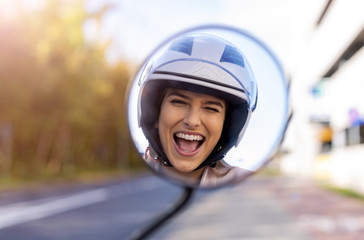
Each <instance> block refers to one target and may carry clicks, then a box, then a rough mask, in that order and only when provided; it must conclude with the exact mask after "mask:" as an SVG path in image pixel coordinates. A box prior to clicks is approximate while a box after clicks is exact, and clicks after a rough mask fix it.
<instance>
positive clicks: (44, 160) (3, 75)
mask: <svg viewBox="0 0 364 240" xmlns="http://www.w3.org/2000/svg"><path fill="white" fill-rule="evenodd" d="M21 3H22V2H21V1H20V2H18V4H17V5H16V8H15V9H16V13H15V14H14V16H13V17H10V18H9V17H8V18H7V17H4V16H6V14H2V13H1V10H0V36H1V37H0V52H1V54H0V131H7V132H10V133H11V134H7V135H6V134H3V136H6V137H3V138H0V153H1V152H9V151H8V150H9V146H11V147H10V148H11V153H8V154H0V168H1V169H0V171H2V172H3V173H6V174H8V175H11V176H13V177H34V176H37V175H41V176H44V175H54V174H74V173H77V172H80V171H87V170H97V169H102V170H105V169H116V168H122V167H126V166H129V165H130V164H129V163H128V159H129V158H130V157H131V158H132V156H129V155H130V153H129V151H128V149H129V145H130V142H129V139H128V137H127V136H128V134H127V127H126V123H125V116H124V113H125V111H124V105H125V104H124V95H125V90H126V85H127V82H128V79H129V73H128V69H127V67H126V66H127V65H126V63H123V62H119V63H113V64H112V65H111V64H109V63H108V62H107V61H106V60H105V51H106V49H107V47H108V44H107V43H102V42H97V41H93V42H88V41H86V40H85V38H84V33H83V24H84V22H85V21H86V20H87V19H90V18H97V19H100V14H107V11H106V10H105V8H104V9H101V10H100V13H92V14H90V13H87V12H86V11H85V10H84V9H85V8H84V6H83V5H84V1H81V0H80V1H63V0H52V1H44V3H45V4H44V6H42V7H39V8H38V9H32V10H27V9H26V8H24V5H23V4H21ZM14 6H15V5H14ZM2 16H3V17H2ZM1 126H3V128H1ZM1 129H7V130H1ZM9 129H10V130H9ZM0 136H2V135H1V132H0ZM2 139H3V140H2ZM9 141H10V142H11V144H9V143H8V142H9ZM2 142H6V144H5V143H2ZM4 166H7V167H4Z"/></svg>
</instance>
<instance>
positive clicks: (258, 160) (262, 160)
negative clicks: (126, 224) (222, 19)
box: [127, 25, 291, 189]
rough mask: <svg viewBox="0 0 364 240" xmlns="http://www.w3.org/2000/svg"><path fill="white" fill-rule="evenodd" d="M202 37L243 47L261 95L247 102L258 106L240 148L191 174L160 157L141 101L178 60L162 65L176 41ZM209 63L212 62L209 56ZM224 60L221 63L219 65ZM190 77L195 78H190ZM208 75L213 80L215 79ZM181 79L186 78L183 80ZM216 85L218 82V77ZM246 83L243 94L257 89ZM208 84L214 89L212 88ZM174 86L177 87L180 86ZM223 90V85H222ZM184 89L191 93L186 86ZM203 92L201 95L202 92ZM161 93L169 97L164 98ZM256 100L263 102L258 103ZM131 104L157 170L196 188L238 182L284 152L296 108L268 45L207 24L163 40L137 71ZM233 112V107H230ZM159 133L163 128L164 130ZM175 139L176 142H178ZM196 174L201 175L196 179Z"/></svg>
mask: <svg viewBox="0 0 364 240" xmlns="http://www.w3.org/2000/svg"><path fill="white" fill-rule="evenodd" d="M201 35H208V36H213V37H216V38H218V39H222V40H224V41H227V42H228V43H231V46H233V47H235V48H236V49H238V52H239V53H241V55H242V56H243V59H244V60H246V63H247V67H249V69H250V71H252V73H253V75H254V78H255V81H256V85H257V88H258V91H257V92H258V93H257V94H256V96H254V94H250V95H249V96H250V98H249V96H248V97H247V100H246V101H247V102H248V108H249V107H250V109H251V110H254V112H253V111H250V112H249V114H248V116H247V118H250V121H249V124H248V125H247V124H246V125H245V126H244V128H243V129H242V130H241V132H240V134H239V137H238V139H237V141H236V144H234V145H235V146H234V147H232V148H231V149H229V150H228V152H227V153H226V156H225V157H224V158H223V159H221V160H220V159H219V160H218V161H215V162H214V163H212V164H210V165H206V166H203V167H201V168H199V169H194V170H193V171H188V172H186V171H181V170H179V169H178V168H177V166H176V165H178V164H176V163H174V164H171V162H173V161H168V158H167V161H166V160H163V158H161V157H160V155H161V154H160V153H159V154H158V150H157V151H156V150H155V149H153V148H158V147H153V148H152V149H151V148H150V138H151V137H150V136H149V137H146V135H145V132H146V131H145V129H144V131H143V130H142V128H141V124H140V118H141V114H142V113H141V109H142V106H141V101H140V99H141V98H142V97H143V96H144V95H145V92H142V89H143V86H144V85H143V83H144V82H145V80H148V79H151V77H152V76H154V75H156V73H165V72H166V69H167V70H168V68H163V67H164V66H166V65H167V63H170V62H173V61H171V60H163V61H164V62H162V63H161V59H162V58H163V57H165V52H166V51H168V49H171V47H173V46H174V45H173V46H172V44H175V42H176V41H177V40H178V39H181V38H184V37H189V36H201ZM192 44H195V43H192ZM180 47H184V46H180ZM208 49H210V51H212V52H213V51H214V50H215V49H217V48H215V47H214V48H212V47H209V48H208ZM185 50H186V49H184V50H183V49H182V51H185ZM230 54H231V52H230ZM204 55H206V54H204ZM235 57H236V56H235ZM203 61H210V60H209V59H207V60H206V59H204V60H203ZM201 62H202V61H201ZM177 63H180V62H177ZM184 63H186V61H184ZM218 64H219V63H217V64H216V65H218ZM200 65H201V64H200ZM212 65H213V64H211V65H209V66H208V67H204V70H206V69H207V70H211V71H218V70H214V69H212V67H211V66H212ZM226 68H227V67H225V66H223V67H221V69H224V70H225V69H226ZM186 69H187V70H186ZM188 69H189V68H188V66H187V68H185V69H184V70H183V71H188ZM162 70H163V72H162ZM226 72H228V73H229V74H230V73H231V72H232V71H230V70H229V69H228V70H227V71H226ZM184 73H185V72H179V75H178V76H177V77H178V78H181V76H183V77H184V76H185V75H186V76H191V74H190V73H188V74H184ZM153 74H154V75H153ZM181 74H184V75H181ZM231 75H233V76H234V77H236V76H238V74H235V75H234V73H233V74H231ZM161 76H162V75H160V74H159V75H158V77H157V78H156V79H158V80H160V78H161ZM174 76H176V74H174ZM204 76H208V74H207V75H206V74H205V75H204ZM226 76H228V75H226ZM171 78H173V77H171V75H168V77H167V78H166V79H167V80H170V79H171ZM187 78H189V79H190V77H187ZM207 78H208V79H209V77H207ZM236 78H239V77H236ZM204 79H205V78H204ZM223 79H225V78H223ZM186 81H189V80H186ZM179 82H181V80H179ZM215 83H217V81H216V82H215ZM215 83H214V84H215ZM240 85H241V86H242V89H243V90H242V91H243V92H249V91H251V88H254V86H253V85H252V86H253V87H251V86H250V87H246V85H247V84H244V83H240ZM178 86H180V85H178ZM170 87H171V86H168V88H170ZM207 87H208V88H210V89H211V86H207ZM166 88H167V86H166ZM173 88H176V86H174V87H173ZM218 88H223V87H222V85H220V86H219V87H218ZM218 88H216V89H218ZM182 90H183V91H186V89H185V88H184V89H182ZM187 90H188V92H189V91H192V92H196V91H195V90H193V88H192V89H191V88H188V89H187ZM220 90H221V89H220ZM156 93H157V92H156ZM199 93H200V94H201V92H199ZM157 94H159V95H163V94H160V92H158V93H157ZM247 95H248V94H247ZM209 96H213V97H216V96H217V95H216V94H215V92H214V93H212V94H209ZM219 96H220V95H219ZM158 97H162V98H163V96H158ZM256 100H257V102H255V101H256ZM127 102H128V103H127V109H128V124H129V130H130V134H131V136H132V139H133V141H134V144H135V147H136V149H137V151H138V152H139V153H140V156H141V158H142V159H143V161H144V162H145V163H146V164H147V166H148V167H150V168H151V169H152V170H153V171H154V172H155V173H157V174H158V175H160V176H162V177H164V178H167V179H168V180H169V181H171V182H173V183H176V184H178V185H183V186H188V187H193V188H197V187H200V188H208V189H211V188H216V187H222V186H226V185H229V184H235V183H238V182H241V181H243V180H244V179H246V178H247V177H248V176H250V175H252V174H253V173H255V172H256V171H257V170H259V169H260V168H262V167H263V166H265V165H266V164H267V163H268V162H269V161H270V160H272V159H273V158H274V156H276V154H277V153H278V152H279V148H280V146H281V144H282V141H283V139H284V135H285V132H286V129H287V126H288V123H289V119H290V117H291V109H290V105H289V84H288V82H287V79H286V77H285V74H284V71H283V69H282V67H281V65H280V63H279V61H278V59H277V57H276V56H275V55H274V54H273V52H272V51H271V50H270V49H269V48H268V47H267V46H266V44H264V43H263V42H262V41H261V40H259V39H258V38H257V37H255V36H253V35H252V34H250V33H249V32H247V31H244V30H241V29H237V28H233V27H228V26H222V25H207V26H201V27H196V28H192V29H188V30H186V31H183V32H181V33H178V34H176V35H174V36H172V37H171V38H169V39H167V40H166V41H164V42H163V43H162V44H160V45H159V46H158V47H157V48H156V49H155V50H154V51H153V52H152V53H151V54H150V56H149V57H148V58H147V59H146V60H145V62H144V63H143V64H142V67H141V68H140V70H139V71H138V73H137V74H136V77H135V78H134V79H133V81H132V82H131V83H130V87H129V94H128V101H127ZM229 104H230V103H229ZM156 105H158V106H157V107H156V109H153V110H152V111H155V112H158V113H159V111H160V102H159V104H156ZM230 105H231V104H230ZM230 109H231V108H230ZM227 111H229V108H228V110H227ZM158 119H159V117H158ZM154 125H155V124H154ZM153 131H154V130H153ZM156 131H157V132H158V128H157V130H156ZM147 138H148V139H147ZM173 138H176V137H173V136H170V139H171V141H173V140H172V139H173ZM240 138H241V139H240ZM174 141H175V142H176V141H177V140H174ZM204 141H205V140H204ZM157 142H158V143H159V145H163V144H161V143H160V140H159V139H158V140H157ZM206 142H207V141H206ZM168 144H169V143H168ZM170 144H171V146H172V145H173V144H172V143H170ZM203 144H205V143H203ZM203 144H202V145H203ZM176 145H178V144H176V143H175V146H176ZM154 146H155V144H154ZM160 151H164V148H163V147H160V149H159V152H160ZM173 151H174V150H173ZM166 155H168V154H166ZM165 158H166V157H165ZM148 159H149V160H148ZM196 176H198V177H197V178H196Z"/></svg>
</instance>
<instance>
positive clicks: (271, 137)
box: [128, 26, 288, 188]
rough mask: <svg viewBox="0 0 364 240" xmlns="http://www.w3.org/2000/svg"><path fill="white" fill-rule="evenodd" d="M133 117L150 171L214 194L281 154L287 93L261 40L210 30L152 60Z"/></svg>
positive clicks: (136, 87) (134, 97) (134, 89)
mask: <svg viewBox="0 0 364 240" xmlns="http://www.w3.org/2000/svg"><path fill="white" fill-rule="evenodd" d="M258 89H259V91H258ZM258 92H259V96H258ZM128 111H129V112H128V114H129V127H130V133H131V135H132V138H133V140H134V142H135V146H136V148H137V150H138V151H139V152H140V154H141V155H142V157H143V160H144V161H145V162H146V163H147V165H148V166H149V167H151V168H152V169H153V170H154V171H156V172H157V173H158V174H160V175H162V176H163V177H166V178H168V179H169V180H172V181H173V182H176V183H178V184H182V185H187V186H190V187H202V188H214V187H220V186H225V185H228V184H232V183H237V182H240V181H242V180H243V179H245V178H246V177H247V176H249V175H251V174H252V173H254V172H255V171H257V170H258V169H259V168H260V167H262V166H263V165H264V164H265V163H267V161H269V160H270V159H271V156H272V154H274V153H275V152H276V151H277V148H278V147H279V146H280V143H281V140H282V138H283V136H284V132H285V130H286V126H287V120H288V87H287V83H286V80H285V78H284V75H283V71H282V69H281V67H280V65H279V63H278V61H277V59H276V58H275V56H274V55H273V54H272V52H271V51H270V50H269V49H268V48H267V47H266V46H265V45H264V44H263V43H262V42H261V41H260V40H258V39H257V38H255V37H253V36H252V35H250V34H248V33H247V32H244V31H242V30H238V29H234V28H229V27H224V26H204V27H200V28H195V29H191V30H188V31H185V32H183V33H180V34H178V35H176V36H174V37H172V38H171V39H169V40H167V41H166V42H164V43H163V44H161V46H160V47H159V48H157V50H155V51H154V52H153V54H151V56H150V57H149V58H148V59H147V60H146V62H145V63H144V64H143V66H142V68H141V69H140V71H139V72H138V74H137V75H136V78H135V79H134V82H133V83H132V85H131V88H130V94H129V102H128Z"/></svg>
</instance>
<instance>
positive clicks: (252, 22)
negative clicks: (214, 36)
mask: <svg viewBox="0 0 364 240" xmlns="http://www.w3.org/2000/svg"><path fill="white" fill-rule="evenodd" d="M106 2H109V3H111V4H113V5H114V8H113V10H111V11H110V12H109V14H107V15H106V16H105V17H104V19H103V26H104V27H103V33H104V34H105V35H109V36H110V35H111V36H112V39H113V41H112V47H111V48H110V49H112V50H110V52H109V53H108V58H109V60H110V61H114V60H115V59H118V58H120V57H121V58H129V59H135V60H136V61H142V60H143V59H144V58H145V57H146V56H147V55H148V54H149V53H150V51H151V50H152V49H153V48H154V47H156V46H157V45H158V44H159V43H160V42H161V41H163V40H164V39H166V38H167V37H169V36H170V35H172V34H174V33H177V32H179V31H181V30H184V29H186V28H190V27H192V26H198V25H204V24H213V23H215V24H227V25H230V26H235V27H239V28H243V29H246V30H248V31H251V32H252V33H253V34H254V35H256V36H258V37H260V38H262V39H265V41H266V42H267V43H268V44H269V45H270V46H271V48H273V50H274V52H276V54H279V55H280V56H282V57H285V56H286V55H287V54H288V51H287V45H288V44H289V43H290V40H291V31H290V30H291V26H292V21H291V18H292V11H293V10H292V8H293V4H294V3H295V2H297V0H293V1H292V0H291V1H289V0H275V1H270V0H223V1H222V0H209V1H206V0H184V1H168V0H154V1H150V0H149V1H148V0H136V1H128V0H122V1H113V0H106ZM101 4H102V1H98V0H89V1H88V5H87V9H88V10H89V11H94V10H95V9H98V8H99V7H100V5H101ZM94 24H95V23H94ZM89 29H90V30H89V34H90V35H92V30H91V29H92V27H90V28H89Z"/></svg>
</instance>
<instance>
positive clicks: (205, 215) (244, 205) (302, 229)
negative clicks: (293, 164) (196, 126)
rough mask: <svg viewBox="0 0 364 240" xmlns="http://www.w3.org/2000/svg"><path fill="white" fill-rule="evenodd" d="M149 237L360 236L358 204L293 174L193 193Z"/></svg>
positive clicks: (305, 239) (331, 239)
mask: <svg viewBox="0 0 364 240" xmlns="http://www.w3.org/2000/svg"><path fill="white" fill-rule="evenodd" d="M153 239H177V240H178V239H189V240H193V239H196V240H197V239H198V240H204V239H206V240H207V239H209V240H214V239H224V240H225V239H228V240H229V239H231V240H233V239H234V240H237V239H246V240H258V239H259V240H363V239H364V203H363V202H360V201H357V200H354V199H350V198H346V197H342V196H338V195H336V194H334V193H332V192H329V191H326V190H323V189H322V188H319V187H317V186H315V185H314V184H312V183H310V182H307V181H303V180H299V179H293V178H287V177H279V178H273V179H272V178H262V177H258V176H255V177H253V178H252V179H250V180H248V181H247V182H246V183H245V184H244V183H243V184H241V185H238V186H236V187H232V188H225V189H221V190H219V191H215V192H199V193H198V194H197V196H196V197H195V200H194V202H193V203H192V204H191V206H190V208H188V209H187V210H186V211H185V212H183V213H182V214H181V215H180V216H179V217H177V218H176V219H174V220H173V221H172V222H171V223H170V224H169V225H168V226H167V227H166V228H165V229H163V230H162V231H161V232H159V233H158V234H156V235H155V236H154V237H153Z"/></svg>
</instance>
